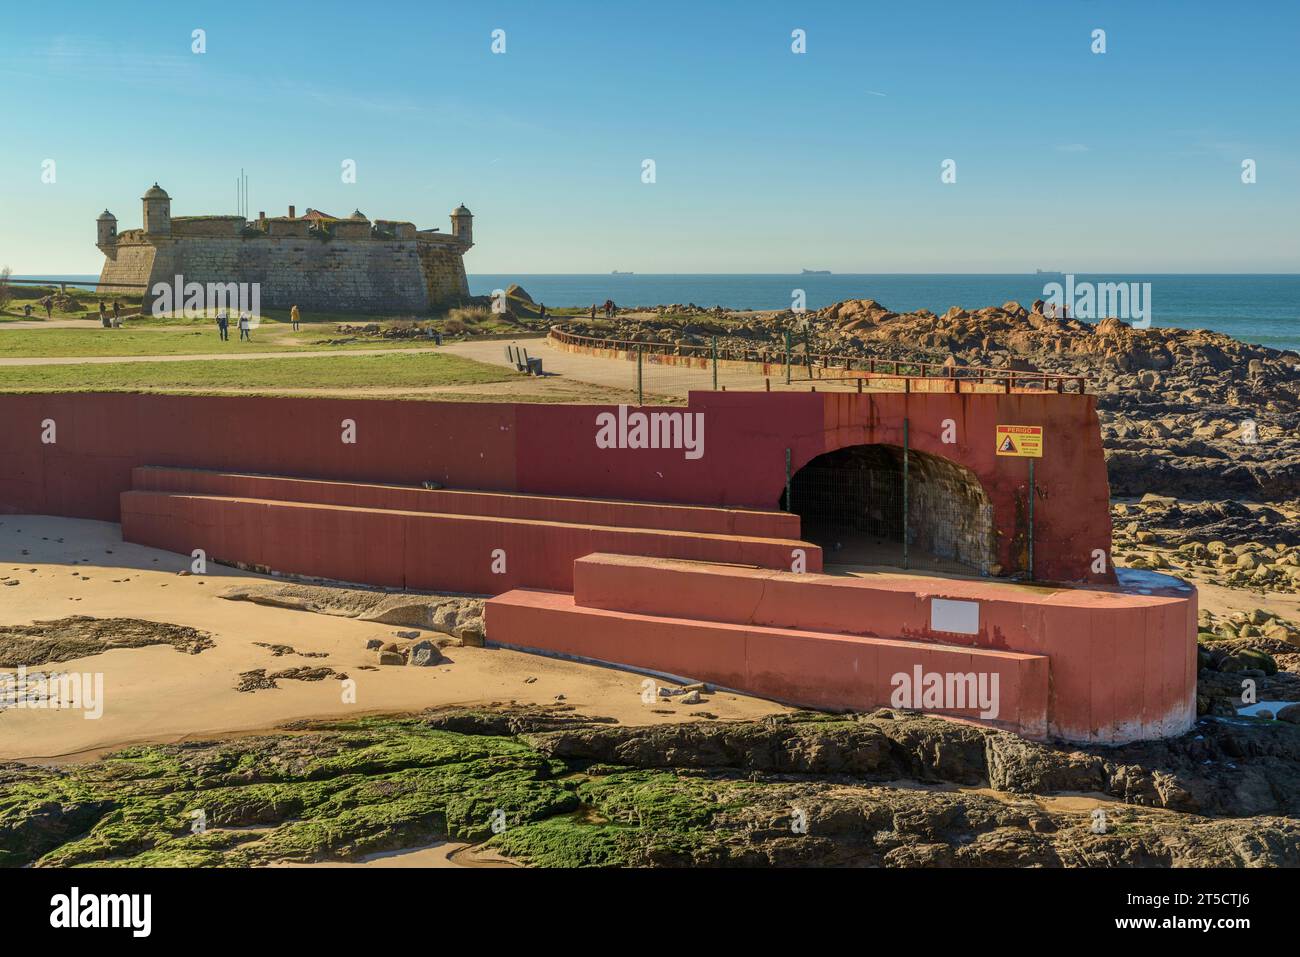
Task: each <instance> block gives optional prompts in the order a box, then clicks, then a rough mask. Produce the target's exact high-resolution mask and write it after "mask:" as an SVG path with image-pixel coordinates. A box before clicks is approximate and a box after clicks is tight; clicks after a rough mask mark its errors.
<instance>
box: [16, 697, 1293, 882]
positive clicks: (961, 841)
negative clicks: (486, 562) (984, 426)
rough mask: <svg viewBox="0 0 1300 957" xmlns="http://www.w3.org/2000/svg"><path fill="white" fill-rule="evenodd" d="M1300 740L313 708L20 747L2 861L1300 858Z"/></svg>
mask: <svg viewBox="0 0 1300 957" xmlns="http://www.w3.org/2000/svg"><path fill="white" fill-rule="evenodd" d="M1297 745H1300V728H1293V727H1290V726H1281V727H1275V728H1271V729H1261V728H1255V727H1240V726H1237V725H1234V724H1231V723H1215V722H1203V723H1202V724H1201V725H1199V726H1198V729H1197V730H1196V731H1195V732H1193V733H1192V734H1189V735H1185V736H1183V738H1179V739H1175V740H1173V741H1168V742H1151V743H1147V744H1145V745H1133V746H1127V747H1125V748H1114V749H1097V750H1095V751H1092V752H1089V751H1086V750H1073V749H1069V748H1064V747H1054V746H1051V745H1043V744H1036V743H1033V742H1028V741H1024V740H1022V739H1020V738H1017V737H1015V736H1014V735H1010V734H1006V733H1003V732H995V731H989V730H987V729H980V728H973V727H970V726H965V725H960V724H955V723H952V722H947V721H943V720H941V719H936V718H931V717H926V716H922V715H916V714H909V713H903V712H893V711H889V710H887V709H886V710H881V711H879V712H876V713H873V714H871V715H861V716H856V717H846V716H828V715H814V714H796V715H789V716H780V717H776V718H769V719H765V720H763V721H752V722H735V723H720V722H697V723H692V724H664V725H656V726H651V727H623V726H615V725H612V724H611V723H609V722H608V721H607V720H602V719H591V718H586V717H583V716H580V715H577V714H576V713H573V712H572V711H570V710H568V709H564V708H556V709H542V708H516V707H510V708H506V707H499V708H482V709H451V710H448V711H442V712H435V713H431V714H426V715H421V716H416V717H403V718H391V717H389V718H383V717H372V718H364V719H358V720H355V721H349V722H329V723H317V722H297V723H294V724H292V725H290V726H288V727H286V728H285V729H283V730H282V731H280V732H277V733H275V734H270V735H261V736H256V737H245V738H236V739H231V740H223V741H215V742H214V741H209V742H195V743H186V744H177V745H161V746H137V747H132V748H126V749H123V750H121V751H118V752H116V753H114V754H111V755H108V756H106V757H104V758H102V759H100V760H98V761H96V762H94V763H90V764H84V765H73V766H68V767H64V768H58V769H51V768H45V767H36V766H30V765H23V764H16V763H11V764H7V765H0V865H4V866H11V867H12V866H24V865H36V866H79V865H95V866H177V867H232V866H234V867H238V866H259V865H266V864H273V863H282V862H298V863H306V862H314V861H321V860H327V859H332V860H345V861H347V860H355V859H357V858H359V857H361V856H363V855H366V854H371V853H375V852H379V851H386V850H397V849H401V848H408V847H412V846H417V845H420V844H424V843H429V842H431V841H435V840H453V841H463V842H474V843H477V842H486V843H487V845H488V846H489V847H490V848H493V849H495V850H497V851H499V852H501V853H503V854H505V855H507V856H509V857H511V858H514V859H516V860H518V861H520V862H523V863H526V864H530V865H533V866H542V867H613V866H650V867H672V866H755V865H764V866H774V865H775V866H807V865H823V866H824V865H847V866H1170V865H1179V864H1204V865H1218V866H1240V865H1246V864H1251V865H1278V866H1285V865H1293V866H1294V865H1297V864H1300V823H1297V822H1296V821H1295V820H1294V817H1295V816H1296V814H1297V813H1298V812H1300V807H1297V801H1300V798H1297V797H1296V795H1295V791H1296V789H1295V788H1293V787H1291V785H1292V784H1293V783H1294V779H1295V778H1296V775H1297V773H1298V771H1297V765H1298V763H1300V761H1298V759H1297V758H1296V755H1297V754H1300V747H1297ZM1230 785H1231V786H1230ZM1081 792H1087V793H1088V794H1089V795H1090V796H1089V797H1086V798H1084V799H1079V798H1077V797H1069V798H1067V799H1062V800H1065V801H1066V802H1067V803H1064V804H1060V803H1053V800H1054V799H1052V798H1051V797H1050V795H1053V794H1061V793H1064V794H1067V795H1072V796H1073V795H1078V794H1080V793H1081ZM1079 800H1083V801H1084V804H1083V805H1077V804H1070V803H1068V802H1069V801H1076V802H1077V801H1079ZM1096 806H1104V807H1105V808H1106V815H1107V820H1108V822H1109V823H1108V827H1107V829H1106V830H1105V832H1104V833H1096V832H1094V831H1093V829H1092V824H1093V819H1092V817H1091V816H1090V814H1089V811H1090V810H1091V809H1092V808H1093V807H1096ZM1207 815H1219V816H1207ZM1247 815H1252V816H1247ZM1279 815H1280V816H1279Z"/></svg>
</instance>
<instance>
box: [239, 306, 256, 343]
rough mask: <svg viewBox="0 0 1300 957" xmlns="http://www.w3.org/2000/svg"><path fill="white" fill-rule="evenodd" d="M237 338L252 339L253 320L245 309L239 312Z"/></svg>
mask: <svg viewBox="0 0 1300 957" xmlns="http://www.w3.org/2000/svg"><path fill="white" fill-rule="evenodd" d="M239 340H240V341H241V342H243V341H244V340H248V341H249V342H252V341H253V320H252V317H251V316H250V315H249V314H248V310H247V309H245V310H244V311H243V312H241V313H240V314H239Z"/></svg>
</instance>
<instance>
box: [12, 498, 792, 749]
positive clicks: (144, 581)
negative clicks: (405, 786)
mask: <svg viewBox="0 0 1300 957" xmlns="http://www.w3.org/2000/svg"><path fill="white" fill-rule="evenodd" d="M187 568H188V562H187V561H186V560H184V559H183V558H182V557H181V556H179V555H175V554H172V553H169V552H163V551H159V550H157V549H151V548H144V547H141V546H137V545H131V544H126V543H123V542H122V539H121V535H120V530H119V526H117V525H116V524H111V523H106V522H94V521H82V520H77V519H66V518H53V517H48V516H14V515H6V516H4V517H3V518H0V575H3V576H5V577H6V578H7V579H8V580H10V581H17V582H18V584H17V585H8V586H7V587H0V624H28V623H30V622H33V621H41V620H50V619H58V618H64V617H67V616H70V615H90V616H94V617H98V618H113V617H123V618H145V619H149V620H152V621H159V622H167V623H171V624H178V625H187V626H189V627H192V628H196V629H199V630H201V631H205V632H208V633H210V634H211V635H212V636H213V639H214V641H215V646H214V647H212V648H210V649H208V650H206V651H203V652H202V653H200V654H197V655H190V654H181V653H178V652H177V651H176V650H175V649H173V648H171V647H168V646H166V645H157V646H153V647H143V648H129V649H114V650H110V651H106V652H104V653H102V654H98V655H93V656H90V657H85V658H80V659H76V660H70V661H63V662H59V663H58V664H57V665H51V666H50V668H51V670H57V671H75V672H92V673H93V672H102V673H103V675H104V699H105V700H104V706H103V715H102V717H100V718H98V719H87V718H86V717H85V716H84V715H83V714H82V713H81V712H80V711H74V710H65V711H58V710H27V709H10V710H7V711H4V712H0V759H4V760H11V759H41V760H44V759H60V758H61V759H63V760H68V759H69V758H71V757H73V756H79V757H83V758H87V759H89V758H92V757H94V756H96V755H97V754H99V753H102V752H103V751H104V750H105V749H109V748H113V747H117V746H121V745H125V744H131V743H135V742H146V741H147V742H159V743H161V742H176V741H184V740H193V739H202V738H208V737H212V736H215V735H219V734H223V733H229V732H251V731H257V730H264V729H269V728H273V727H276V726H278V725H281V724H283V723H285V722H288V721H292V720H296V719H302V718H346V717H355V716H357V715H359V714H378V713H390V712H412V711H420V710H423V709H426V708H434V707H443V706H449V705H470V704H479V703H483V704H486V703H490V702H501V703H506V704H508V703H511V702H516V703H518V704H555V703H556V701H557V697H558V696H560V695H563V698H562V699H561V700H562V702H563V704H565V705H569V706H572V707H573V708H575V709H576V710H577V711H578V712H580V713H583V714H587V715H592V716H604V717H611V718H615V719H617V720H618V721H620V722H626V723H635V724H658V723H671V722H675V721H683V720H696V719H697V716H696V715H694V714H693V712H694V711H707V712H709V713H710V714H714V715H716V716H717V718H718V719H719V720H735V719H745V718H755V717H759V716H762V715H765V714H772V713H776V712H780V711H783V710H785V709H783V708H782V707H781V706H779V705H776V704H773V703H771V702H767V701H762V700H759V699H756V698H747V697H744V696H741V695H733V694H726V693H720V694H714V695H710V696H709V700H708V702H707V704H705V705H702V706H700V707H699V708H694V709H691V708H676V709H671V706H661V705H655V706H653V707H652V706H647V705H644V704H642V702H641V699H640V686H641V681H642V680H643V676H641V675H637V674H635V673H632V672H628V671H620V670H616V669H613V668H605V667H599V666H595V665H587V664H581V663H577V662H570V661H562V660H557V659H551V658H545V657H541V656H537V655H529V654H524V653H521V652H515V651H507V650H503V649H494V648H475V647H451V648H447V649H445V650H444V655H445V657H446V658H447V659H448V660H449V661H448V663H447V664H444V665H439V666H436V667H430V668H413V667H405V668H403V667H385V668H375V669H374V670H362V669H361V666H366V665H369V666H370V667H372V668H374V666H373V660H374V654H373V652H369V651H367V650H366V643H367V641H369V640H371V639H382V640H384V641H390V640H392V638H393V633H394V631H395V630H396V629H394V628H393V627H392V626H388V625H383V624H378V623H375V622H364V621H357V620H353V619H347V618H337V617H333V616H329V615H317V614H311V613H308V612H301V611H291V610H287V609H280V608H270V607H266V606H262V605H255V604H250V603H247V602H234V601H227V600H225V599H223V598H221V597H219V595H220V594H221V593H222V592H223V591H225V590H227V589H228V588H230V587H232V586H236V585H249V584H265V583H268V582H272V581H275V579H270V578H267V577H265V576H260V575H254V574H249V573H246V572H241V571H238V570H235V569H231V568H226V567H223V566H219V565H212V566H209V569H208V574H206V575H185V576H182V575H179V574H178V572H180V571H181V570H184V569H187ZM256 642H264V643H267V644H276V643H278V644H288V645H291V646H292V647H293V648H294V650H295V651H298V652H309V653H323V654H324V655H325V656H326V657H323V658H310V659H308V658H302V657H298V656H295V655H292V654H289V655H284V656H281V657H275V656H273V655H272V653H271V652H270V651H268V650H267V649H265V648H262V647H259V646H258V645H257V644H255V643H256ZM308 664H309V665H312V666H322V665H323V666H328V667H331V668H333V669H335V670H336V671H339V672H343V673H345V674H347V675H348V676H349V677H351V678H353V679H354V680H355V681H356V703H355V704H344V703H343V702H342V701H341V696H340V686H339V682H338V681H337V680H332V679H326V680H321V681H293V680H281V681H280V682H279V687H278V688H275V689H266V690H259V691H253V692H240V691H237V690H236V687H235V686H236V684H237V682H238V680H239V675H240V674H241V673H243V672H247V671H249V670H251V669H256V668H267V669H277V668H290V667H294V666H296V665H308ZM5 670H12V669H5ZM529 679H533V680H529ZM668 710H672V712H673V713H671V714H666V713H658V712H661V711H668Z"/></svg>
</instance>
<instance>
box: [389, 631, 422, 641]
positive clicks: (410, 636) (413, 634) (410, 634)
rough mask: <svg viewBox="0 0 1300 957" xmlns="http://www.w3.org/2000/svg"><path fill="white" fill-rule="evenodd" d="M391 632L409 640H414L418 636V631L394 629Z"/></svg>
mask: <svg viewBox="0 0 1300 957" xmlns="http://www.w3.org/2000/svg"><path fill="white" fill-rule="evenodd" d="M393 634H395V635H396V636H397V637H398V638H408V639H411V640H415V639H416V638H419V637H420V633H419V632H418V631H395V632H393Z"/></svg>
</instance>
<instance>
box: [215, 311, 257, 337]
mask: <svg viewBox="0 0 1300 957" xmlns="http://www.w3.org/2000/svg"><path fill="white" fill-rule="evenodd" d="M217 335H219V336H220V337H221V341H222V342H225V341H227V340H229V339H230V316H229V315H228V314H227V313H226V310H225V309H224V308H221V309H218V310H217ZM245 340H247V341H248V342H252V341H253V317H252V315H251V314H250V313H249V311H248V310H247V309H245V310H243V311H242V312H240V314H239V341H240V342H244V341H245Z"/></svg>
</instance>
